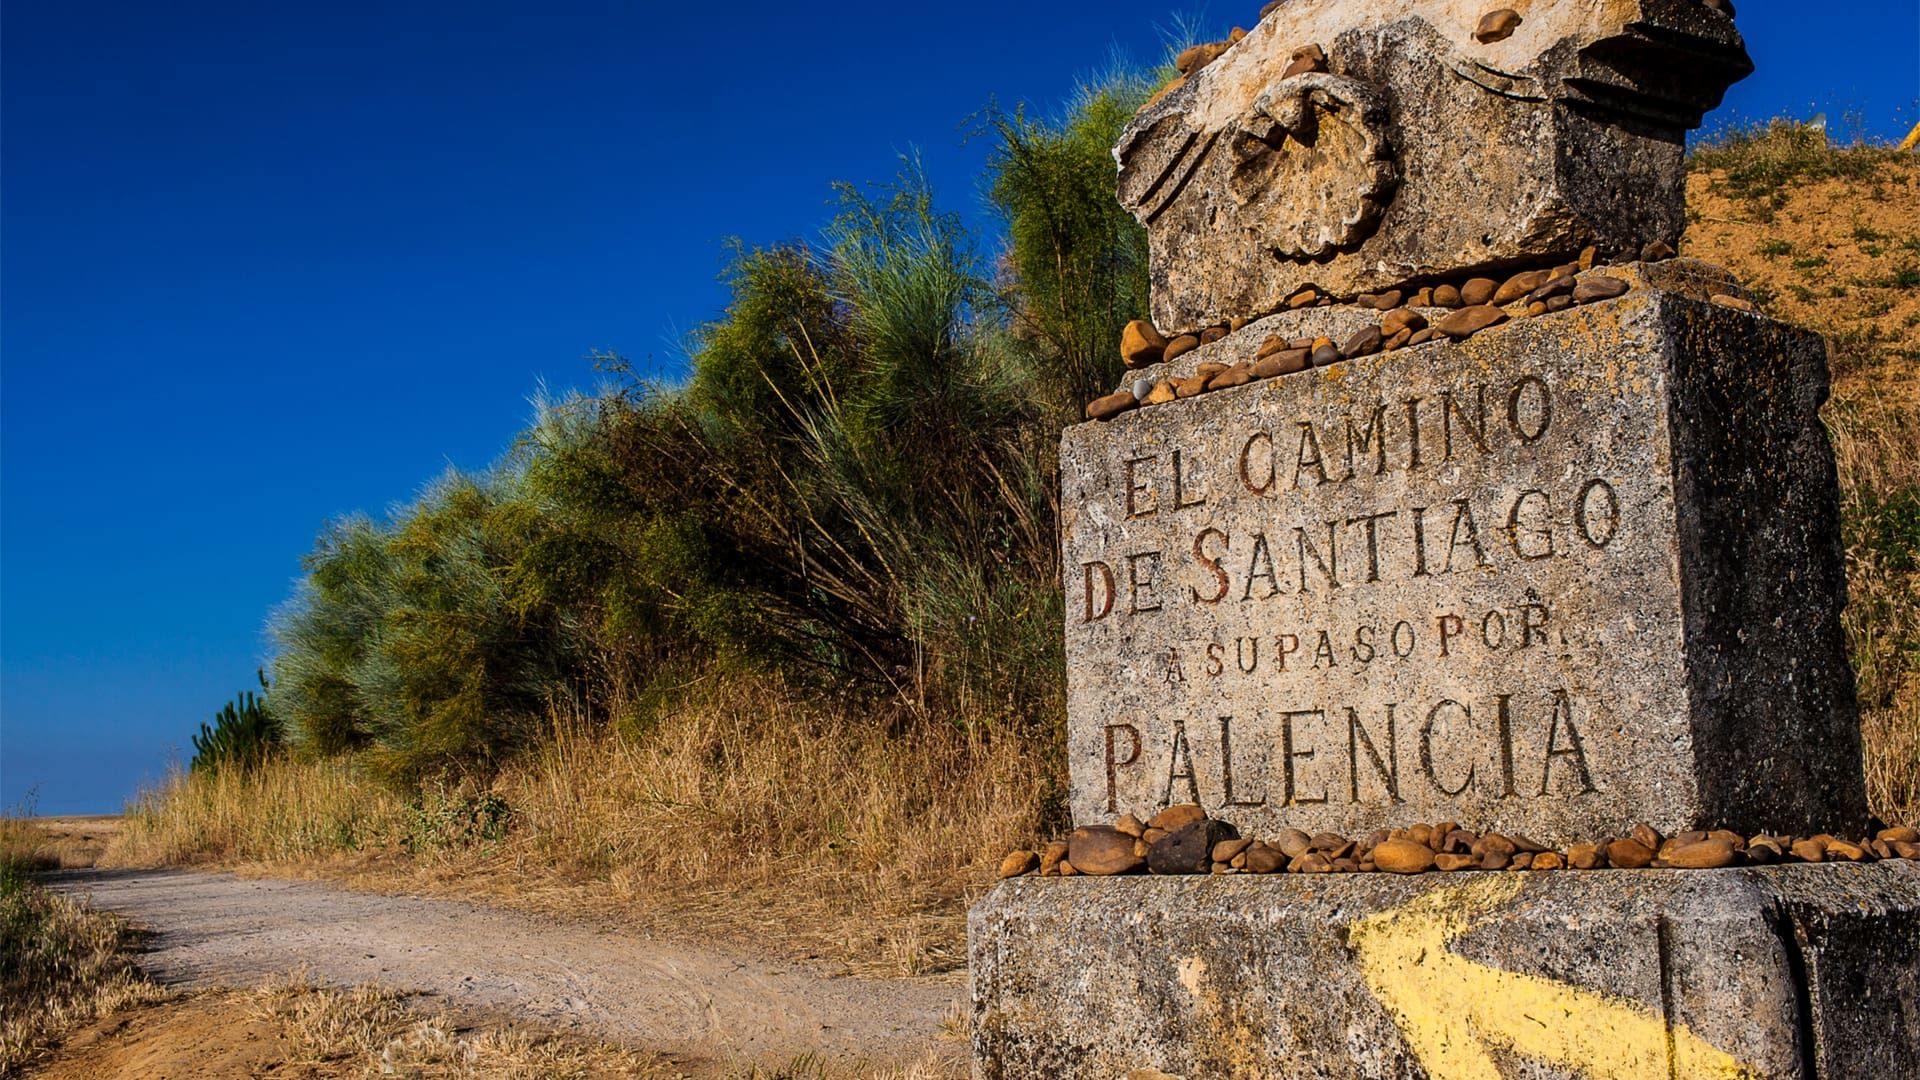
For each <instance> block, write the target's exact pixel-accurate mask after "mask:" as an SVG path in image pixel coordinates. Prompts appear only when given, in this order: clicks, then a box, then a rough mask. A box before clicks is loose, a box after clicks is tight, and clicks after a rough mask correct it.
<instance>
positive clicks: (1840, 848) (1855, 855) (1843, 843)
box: [1827, 838, 1867, 862]
mask: <svg viewBox="0 0 1920 1080" xmlns="http://www.w3.org/2000/svg"><path fill="white" fill-rule="evenodd" d="M1866 857H1867V852H1866V849H1865V848H1862V847H1861V846H1860V845H1859V844H1856V843H1853V842H1852V841H1849V840H1840V839H1837V838H1836V839H1833V840H1829V841H1827V861H1828V862H1834V861H1836V860H1837V861H1842V862H1861V861H1863V860H1864V859H1866Z"/></svg>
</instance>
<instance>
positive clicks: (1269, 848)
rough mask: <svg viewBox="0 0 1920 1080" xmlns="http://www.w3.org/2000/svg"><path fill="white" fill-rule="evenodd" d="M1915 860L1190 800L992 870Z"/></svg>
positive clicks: (1781, 845)
mask: <svg viewBox="0 0 1920 1080" xmlns="http://www.w3.org/2000/svg"><path fill="white" fill-rule="evenodd" d="M1880 859H1912V860H1916V861H1920V831H1916V830H1915V829H1913V828H1912V827H1911V826H1900V827H1896V828H1888V829H1881V830H1880V831H1879V832H1878V833H1877V834H1875V836H1874V837H1873V838H1872V839H1870V840H1858V841H1852V840H1843V839H1841V838H1839V837H1836V836H1828V835H1825V834H1822V835H1819V836H1807V837H1800V836H1773V835H1769V834H1765V833H1762V834H1760V835H1757V836H1750V837H1743V836H1741V835H1740V834H1738V833H1734V832H1729V831H1727V830H1725V829H1718V830H1715V831H1713V832H1683V833H1679V834H1677V835H1674V836H1662V835H1660V833H1659V832H1657V831H1656V830H1654V828H1653V827H1652V826H1650V825H1644V824H1642V825H1635V826H1634V827H1633V828H1632V829H1630V830H1628V831H1627V833H1626V834H1625V835H1623V836H1611V837H1607V838H1605V839H1601V840H1596V841H1594V842H1593V843H1588V844H1574V845H1572V846H1570V847H1568V848H1567V849H1566V850H1565V851H1557V850H1554V849H1553V848H1550V847H1548V846H1546V845H1545V844H1538V843H1535V842H1534V841H1532V840H1529V839H1527V838H1526V837H1525V836H1521V835H1518V834H1515V835H1512V836H1506V835H1502V834H1500V833H1497V832H1485V833H1476V832H1473V831H1471V830H1468V829H1463V828H1460V827H1459V826H1458V825H1456V824H1455V823H1453V822H1442V823H1440V824H1438V825H1426V824H1421V825H1414V826H1412V827H1410V828H1405V829H1391V830H1388V829H1380V830H1377V831H1375V832H1374V833H1372V834H1370V835H1368V836H1366V837H1364V838H1362V839H1358V840H1356V839H1352V838H1350V837H1345V836H1341V835H1338V834H1337V833H1319V834H1316V835H1311V836H1309V835H1308V834H1307V833H1304V832H1302V831H1300V830H1299V829H1287V830H1284V831H1282V832H1281V833H1280V834H1279V835H1278V836H1275V837H1272V838H1268V839H1258V840H1256V839H1248V838H1245V837H1242V836H1240V835H1239V832H1238V830H1236V829H1235V828H1234V827H1233V826H1232V825H1230V824H1228V823H1227V822H1224V821H1219V820H1216V819H1213V818H1209V817H1208V816H1207V812H1206V811H1205V810H1203V809H1202V808H1200V807H1199V806H1197V805H1195V804H1192V803H1186V804H1183V805H1180V806H1173V807H1169V808H1167V809H1165V810H1162V811H1161V812H1160V813H1159V814H1157V815H1155V816H1154V818H1153V820H1152V821H1148V822H1144V823H1143V822H1141V821H1140V820H1139V819H1138V818H1135V817H1134V816H1133V815H1131V814H1129V815H1127V816H1125V817H1123V818H1121V819H1120V820H1118V821H1116V822H1114V823H1113V824H1112V825H1089V826H1084V827H1082V828H1078V829H1075V830H1073V833H1072V834H1071V835H1070V836H1068V837H1067V839H1065V840H1056V841H1054V842H1053V843H1051V844H1048V845H1046V847H1045V848H1043V849H1042V850H1040V851H1030V850H1020V851H1014V852H1012V853H1010V854H1008V855H1007V857H1006V859H1005V860H1004V861H1002V862H1001V864H1000V876H1001V877H1002V878H1011V877H1020V876H1021V875H1023V874H1031V873H1034V872H1036V871H1038V872H1039V874H1040V875H1041V876H1042V877H1071V876H1073V875H1076V874H1089V875H1094V876H1110V875H1114V874H1135V873H1141V872H1147V873H1153V874H1280V873H1287V874H1331V873H1372V872H1376V871H1377V872H1384V873H1392V874H1419V873H1424V872H1427V871H1430V870H1438V871H1442V872H1452V871H1461V870H1563V869H1567V870H1603V869H1609V868H1612V869H1622V870H1638V869H1641V868H1644V867H1653V868H1655V869H1676V870H1713V869H1718V868H1720V867H1726V866H1767V865H1771V864H1774V863H1817V862H1874V861H1877V860H1880Z"/></svg>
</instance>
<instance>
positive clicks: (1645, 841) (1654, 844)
mask: <svg viewBox="0 0 1920 1080" xmlns="http://www.w3.org/2000/svg"><path fill="white" fill-rule="evenodd" d="M1627 835H1628V836H1631V837H1632V838H1634V839H1635V840H1637V841H1639V842H1640V844H1641V846H1643V847H1645V848H1646V849H1647V850H1648V851H1659V850H1660V842H1661V841H1660V834H1659V832H1657V831H1655V829H1654V827H1653V826H1651V825H1648V824H1646V823H1645V822H1642V823H1641V824H1638V825H1635V826H1634V827H1633V828H1632V829H1630V830H1628V832H1627Z"/></svg>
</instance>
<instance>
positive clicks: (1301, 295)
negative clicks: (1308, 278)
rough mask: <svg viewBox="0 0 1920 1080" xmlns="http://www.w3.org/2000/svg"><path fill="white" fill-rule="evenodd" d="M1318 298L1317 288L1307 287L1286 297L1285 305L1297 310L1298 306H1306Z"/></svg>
mask: <svg viewBox="0 0 1920 1080" xmlns="http://www.w3.org/2000/svg"><path fill="white" fill-rule="evenodd" d="M1319 299H1320V291H1319V290H1318V289H1314V288H1311V287H1309V288H1305V289H1301V290H1300V291H1299V292H1297V293H1294V294H1293V295H1292V296H1290V297H1288V298H1287V307H1289V308H1292V309H1295V310H1298V309H1300V308H1303V307H1307V306H1309V305H1311V304H1313V303H1315V302H1317V301H1318V300H1319Z"/></svg>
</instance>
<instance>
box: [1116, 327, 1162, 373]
mask: <svg viewBox="0 0 1920 1080" xmlns="http://www.w3.org/2000/svg"><path fill="white" fill-rule="evenodd" d="M1166 351H1167V339H1166V338H1164V337H1162V336H1161V335H1160V331H1158V330H1155V329H1154V328H1153V324H1152V323H1150V322H1148V321H1147V320H1145V319H1135V320H1133V321H1132V322H1130V323H1128V324H1127V328H1126V329H1125V330H1122V331H1120V359H1121V361H1122V362H1124V363H1125V364H1126V365H1127V367H1129V368H1143V367H1148V366H1150V365H1153V364H1157V363H1159V362H1160V358H1161V357H1162V356H1163V355H1165V354H1166Z"/></svg>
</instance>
